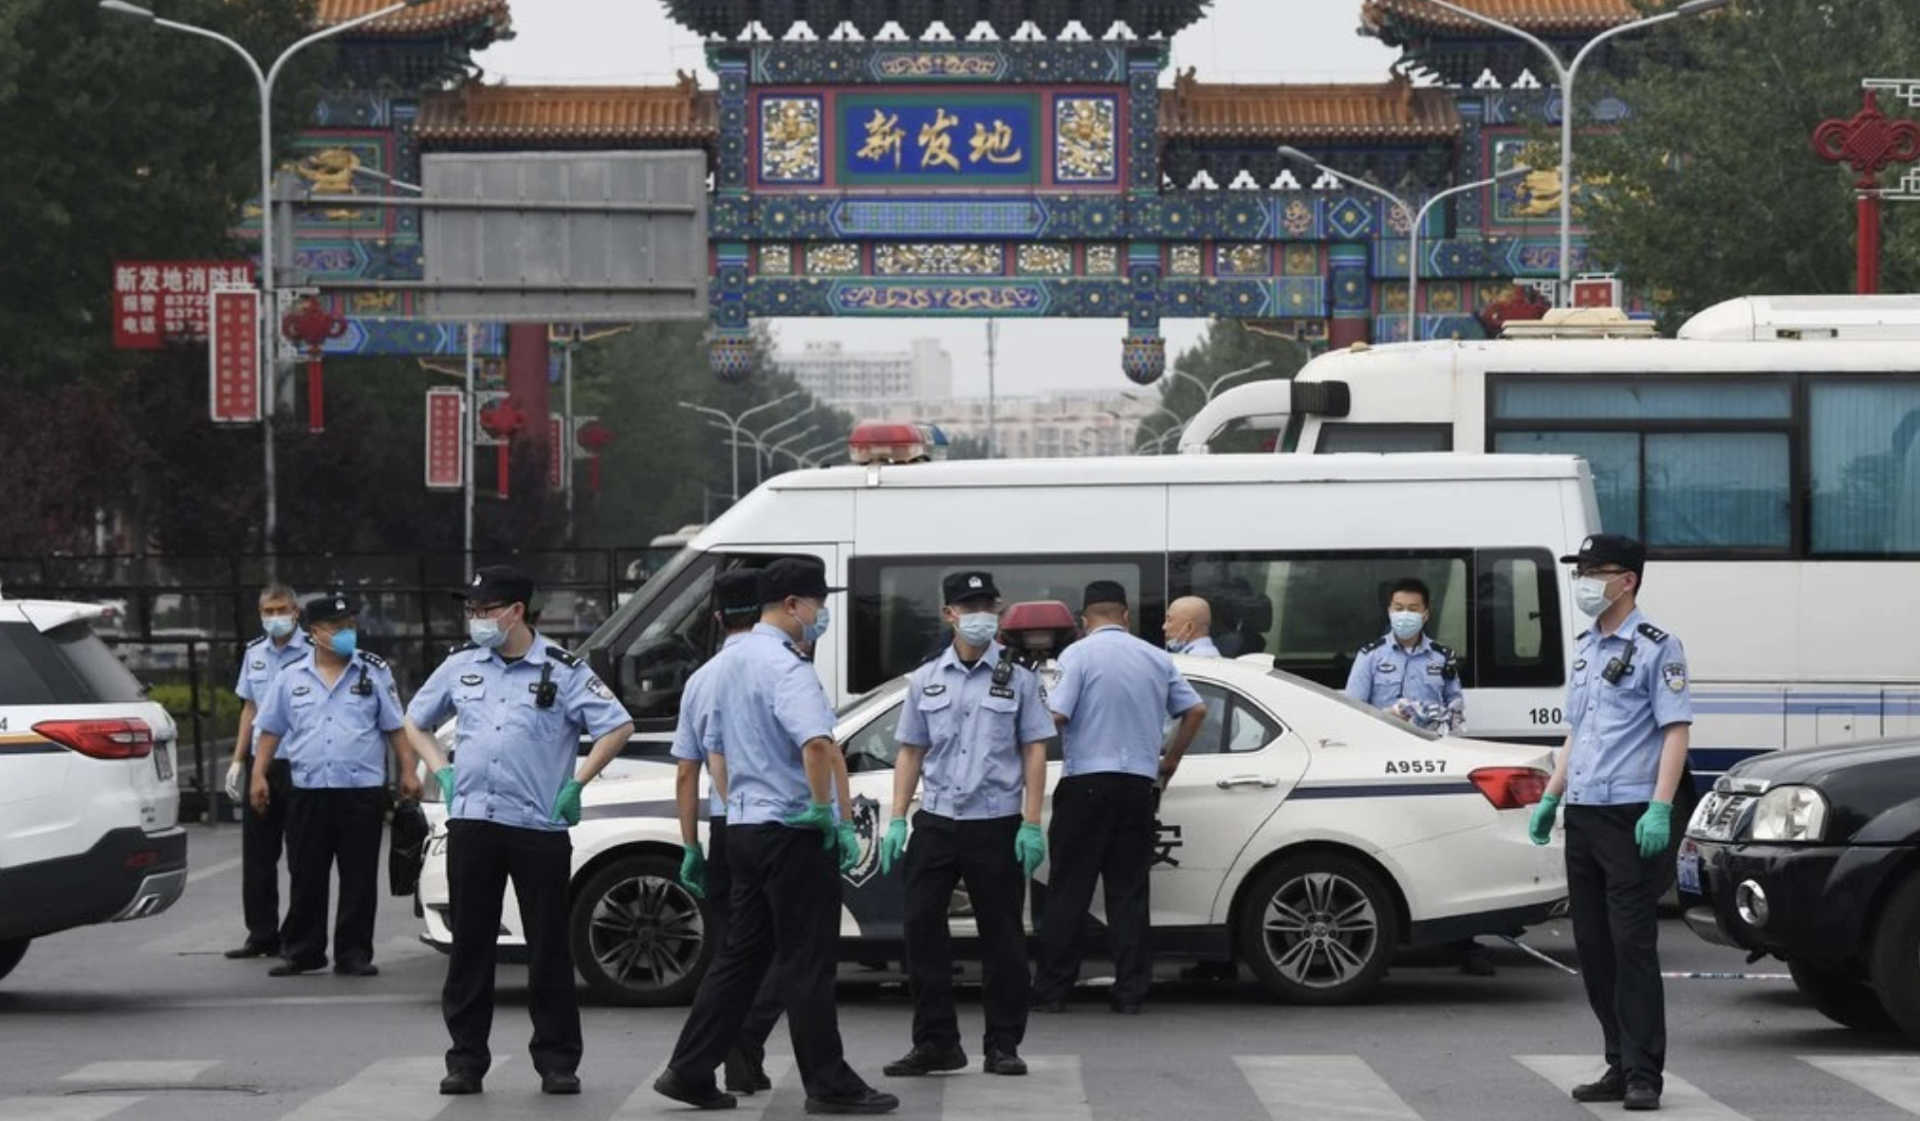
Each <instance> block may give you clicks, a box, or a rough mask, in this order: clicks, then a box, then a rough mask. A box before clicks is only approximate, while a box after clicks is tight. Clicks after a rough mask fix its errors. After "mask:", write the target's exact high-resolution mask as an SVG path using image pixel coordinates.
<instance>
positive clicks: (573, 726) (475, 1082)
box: [407, 565, 633, 1094]
mask: <svg viewBox="0 0 1920 1121" xmlns="http://www.w3.org/2000/svg"><path fill="white" fill-rule="evenodd" d="M533 593H534V587H533V581H532V580H530V579H528V578H527V577H526V576H525V575H524V574H522V573H520V572H519V571H517V570H515V569H513V568H510V567H506V566H504V565H503V566H492V567H486V568H481V569H478V570H476V571H475V572H474V574H473V579H472V581H471V582H470V583H469V584H468V586H467V587H466V588H464V589H462V590H461V591H458V592H455V593H454V594H455V595H456V596H459V597H461V598H463V599H465V600H466V601H467V603H466V616H467V637H468V638H469V639H470V640H471V641H470V642H469V643H468V644H467V645H465V646H462V647H460V648H458V649H456V650H455V651H454V652H453V653H452V654H450V655H448V656H447V660H446V661H445V662H442V663H441V664H440V668H439V669H437V670H435V671H434V672H433V676H431V677H429V678H428V679H427V683H426V684H425V685H423V686H421V687H420V691H419V692H418V693H416V694H415V695H414V698H413V703H412V704H410V705H408V706H407V736H408V738H409V739H410V740H411V741H412V742H413V745H414V748H415V750H417V751H418V752H419V754H420V756H421V758H423V759H425V760H427V763H428V765H430V766H432V767H433V768H435V772H436V776H437V777H438V779H439V781H440V788H441V789H442V790H443V791H451V792H452V793H451V794H450V795H449V796H448V815H449V818H450V820H449V821H448V823H447V880H448V884H447V890H448V894H449V902H450V903H451V904H452V908H453V910H452V916H451V918H452V927H453V950H452V954H451V956H450V958H449V959H448V962H447V981H446V985H445V987H444V988H443V989H442V991H441V996H440V1007H441V1012H442V1013H443V1015H444V1016H445V1017H446V1021H447V1034H448V1035H449V1036H451V1037H452V1039H453V1046H452V1047H450V1048H449V1049H448V1050H447V1076H446V1077H445V1078H444V1079H442V1080H441V1082H440V1092H441V1093H442V1094H477V1093H479V1092H480V1090H481V1083H482V1081H483V1080H484V1079H485V1077H486V1074H487V1068H488V1067H489V1066H490V1065H491V1064H492V1062H493V1056H492V1053H491V1052H490V1051H489V1050H488V1048H487V1038H488V1036H489V1035H490V1034H491V1033H492V1029H493V966H494V947H495V944H496V942H497V941H498V939H499V936H500V907H501V904H502V901H503V898H504V896H505V893H506V886H507V881H508V880H509V879H511V880H512V881H513V892H514V894H515V895H516V896H517V897H519V900H520V920H521V926H522V927H523V929H524V930H525V932H526V937H527V951H528V955H529V959H530V960H529V962H528V970H527V1011H528V1013H529V1014H530V1015H531V1016H532V1019H533V1042H532V1044H531V1045H530V1046H529V1048H528V1054H529V1055H530V1056H531V1057H532V1059H533V1067H534V1070H536V1071H537V1072H539V1074H540V1089H541V1091H542V1092H543V1093H548V1094H577V1093H579V1092H580V1079H579V1077H578V1075H577V1074H576V1073H575V1071H576V1070H577V1069H578V1067H579V1065H580V1049H581V1043H580V1005H579V1000H578V997H577V996H576V995H575V993H574V987H573V958H572V954H571V952H570V951H569V949H568V945H567V905H568V897H567V885H568V882H569V874H570V872H571V864H572V851H573V847H572V844H571V842H570V840H569V839H568V836H567V829H568V827H569V826H572V825H574V824H577V823H578V822H579V820H580V791H581V788H582V787H583V786H584V785H585V784H587V783H589V782H591V781H593V778H594V776H596V775H598V774H599V773H600V771H601V769H602V768H604V767H605V766H606V765H607V764H608V763H609V762H611V761H612V760H613V758H614V757H615V756H617V755H619V754H620V749H621V748H622V747H624V746H626V742H627V739H628V737H630V736H631V735H632V734H633V721H632V720H631V719H629V718H628V716H627V711H626V709H625V708H623V707H621V705H620V702H618V701H616V700H615V699H614V697H613V691H612V690H610V689H608V688H607V686H606V685H605V684H604V683H603V682H602V681H601V680H600V679H599V677H597V676H595V675H594V672H593V671H592V670H591V669H589V668H588V667H587V664H586V663H585V662H583V661H582V660H580V659H579V658H577V657H575V656H574V655H572V654H570V653H568V652H567V651H566V650H565V649H563V648H562V647H560V646H558V645H556V644H554V643H552V642H549V641H548V640H547V639H545V638H543V637H542V636H541V635H540V634H538V633H537V632H535V631H534V629H533V628H532V626H531V625H529V624H528V622H527V610H528V605H529V603H531V602H532V600H533ZM456 713H457V714H458V716H459V723H458V726H457V732H456V736H455V740H454V760H453V763H452V764H451V765H448V764H447V763H446V762H445V761H444V760H443V759H442V757H441V755H440V749H439V746H438V745H437V744H436V743H435V742H434V739H433V737H432V736H431V735H429V734H427V733H426V732H425V731H422V729H423V728H431V727H433V726H435V725H437V724H439V723H440V722H441V721H442V720H444V719H446V717H447V716H448V715H450V714H456ZM583 736H588V737H591V738H592V739H593V747H592V750H591V751H589V752H588V754H587V757H586V759H585V760H584V761H581V762H580V763H579V764H578V767H579V769H578V772H577V773H576V771H575V758H576V756H577V755H578V753H579V748H580V740H581V738H582V737H583Z"/></svg>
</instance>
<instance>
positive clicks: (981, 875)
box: [906, 811, 1028, 1053]
mask: <svg viewBox="0 0 1920 1121" xmlns="http://www.w3.org/2000/svg"><path fill="white" fill-rule="evenodd" d="M1019 832H1020V817H1019V815H1018V814H1016V815H1014V816H1012V817H996V818H990V819H987V820H985V821H956V820H955V819H953V818H950V817H942V816H940V815H938V814H931V813H927V812H925V811H922V812H920V813H917V814H915V815H914V817H913V840H912V841H911V842H910V843H909V844H908V845H907V867H906V874H907V921H906V937H907V979H908V985H909V987H910V989H911V991H912V993H913V1044H914V1046H916V1047H920V1046H927V1047H935V1048H940V1049H945V1048H949V1047H957V1046H959V1043H960V1021H959V1018H958V1017H957V1016H956V1015H955V1013H954V1007H953V935H952V931H951V929H950V928H949V926H948V923H947V909H948V907H949V905H950V904H951V902H952V900H953V889H954V885H955V884H957V883H960V882H962V881H964V882H965V883H966V885H967V898H968V899H970V900H972V902H973V915H974V920H975V922H976V923H977V925H978V927H979V931H980V972H981V993H980V1002H981V1004H982V1006H983V1009H984V1012H985V1015H986V1022H987V1030H986V1036H985V1039H984V1041H983V1044H982V1046H983V1049H984V1050H986V1051H987V1052H989V1053H991V1052H995V1051H1004V1052H1009V1053H1011V1052H1015V1051H1018V1050H1019V1049H1020V1041H1021V1040H1022V1039H1024V1038H1026V1034H1027V996H1028V985H1027V936H1026V931H1025V929H1024V928H1023V927H1022V925H1021V922H1020V901H1021V896H1022V894H1023V893H1024V891H1025V889H1026V884H1027V878H1026V875H1025V874H1024V873H1023V871H1022V870H1021V867H1020V861H1019V860H1018V859H1017V858H1016V857H1015V856H1014V853H1013V839H1014V837H1015V836H1016V835H1018V833H1019Z"/></svg>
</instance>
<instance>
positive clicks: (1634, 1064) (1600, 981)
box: [1528, 533, 1693, 1110]
mask: <svg viewBox="0 0 1920 1121" xmlns="http://www.w3.org/2000/svg"><path fill="white" fill-rule="evenodd" d="M1560 559H1561V560H1562V561H1563V562H1564V563H1568V564H1572V565H1573V566H1574V574H1575V580H1574V586H1573V601H1574V605H1575V606H1576V607H1578V608H1579V609H1580V610H1581V611H1582V612H1583V613H1585V614H1587V615H1590V616H1593V617H1594V618H1595V620H1596V621H1595V624H1594V626H1593V628H1592V629H1591V630H1587V631H1583V632H1581V634H1580V636H1579V637H1578V638H1576V639H1575V640H1574V649H1573V671H1572V680H1571V681H1570V682H1569V684H1568V686H1567V719H1568V722H1569V723H1571V724H1572V725H1573V734H1572V735H1570V736H1568V737H1567V742H1566V745H1565V746H1564V747H1562V748H1561V750H1560V752H1559V758H1558V759H1556V760H1555V762H1554V769H1553V777H1552V779H1550V780H1549V781H1548V782H1547V793H1546V796H1545V797H1544V798H1542V799H1541V801H1540V804H1539V805H1538V806H1536V807H1535V808H1534V813H1533V819H1532V821H1531V823H1530V825H1529V829H1528V832H1529V833H1530V834H1531V835H1532V837H1533V841H1534V843H1535V844H1539V845H1544V844H1546V843H1547V842H1548V841H1549V840H1551V838H1552V832H1553V819H1554V815H1555V813H1556V811H1557V810H1558V808H1559V806H1560V804H1561V801H1562V799H1564V800H1565V802H1566V806H1567V821H1566V827H1567V894H1568V897H1569V902H1570V904H1571V908H1572V912H1573V943H1574V949H1575V950H1576V951H1577V952H1578V953H1579V955H1580V980H1581V981H1582V982H1583V983H1584V984H1585V985H1586V988H1587V1001H1588V1003H1589V1004H1591V1005H1592V1006H1593V1014H1594V1015H1595V1016H1596V1017H1597V1018H1598V1019H1599V1020H1600V1029H1601V1034H1602V1035H1603V1037H1604V1038H1605V1042H1606V1061H1607V1069H1606V1071H1605V1072H1604V1073H1603V1074H1602V1075H1601V1076H1600V1078H1599V1079H1597V1080H1596V1081H1593V1082H1587V1083H1582V1084H1581V1085H1578V1086H1575V1087H1574V1088H1573V1100H1575V1101H1577V1102H1621V1103H1623V1104H1624V1106H1625V1107H1626V1108H1627V1109H1630V1110H1655V1109H1659V1108H1660V1093H1661V1090H1662V1088H1663V1085H1664V1083H1663V1074H1664V1071H1665V1067H1666V1051H1667V1027H1666V996H1665V992H1664V990H1663V988H1662V985H1661V981H1660V952H1659V933H1660V931H1659V924H1658V922H1657V913H1656V908H1657V907H1658V906H1659V902H1660V897H1661V896H1662V895H1664V894H1665V893H1666V887H1667V873H1668V870H1669V869H1671V868H1672V866H1673V865H1672V856H1671V855H1670V854H1669V852H1668V844H1669V842H1670V841H1671V840H1672V835H1673V799H1674V795H1675V794H1676V793H1677V792H1678V791H1679V789H1680V783H1681V781H1682V780H1683V778H1684V776H1685V774H1686V766H1687V746H1688V739H1689V733H1690V731H1691V727H1692V724H1693V699H1692V696H1691V694H1690V693H1689V692H1688V685H1687V656H1686V651H1684V650H1683V649H1681V646H1680V640H1679V639H1678V638H1675V637H1674V636H1672V635H1670V634H1668V633H1667V632H1666V631H1663V630H1661V629H1660V628H1659V627H1656V626H1654V625H1653V624H1652V623H1650V622H1648V621H1647V617H1646V616H1645V615H1643V614H1642V613H1641V611H1640V607H1639V604H1638V599H1639V595H1640V589H1641V587H1642V576H1643V574H1644V572H1645V569H1646V564H1647V553H1646V549H1645V548H1644V547H1643V546H1642V545H1641V544H1640V542H1638V541H1635V540H1634V539H1633V538H1631V537H1622V536H1620V535H1618V534H1612V533H1597V534H1594V535H1593V536H1592V537H1589V538H1587V540H1586V541H1585V543H1583V544H1582V545H1581V547H1580V551H1579V553H1577V554H1575V555H1574V556H1570V557H1562V558H1560Z"/></svg>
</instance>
